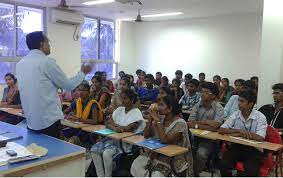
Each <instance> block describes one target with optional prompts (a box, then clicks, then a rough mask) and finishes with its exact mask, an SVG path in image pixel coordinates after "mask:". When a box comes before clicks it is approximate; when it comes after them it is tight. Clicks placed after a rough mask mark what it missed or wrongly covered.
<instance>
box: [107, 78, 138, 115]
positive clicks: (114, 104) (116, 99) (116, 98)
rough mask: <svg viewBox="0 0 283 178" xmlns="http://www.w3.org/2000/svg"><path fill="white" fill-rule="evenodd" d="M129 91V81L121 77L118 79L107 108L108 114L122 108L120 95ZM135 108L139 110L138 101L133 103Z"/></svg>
mask: <svg viewBox="0 0 283 178" xmlns="http://www.w3.org/2000/svg"><path fill="white" fill-rule="evenodd" d="M128 89H131V88H130V80H129V78H127V77H125V76H124V77H122V78H121V79H120V83H119V87H118V88H117V90H116V91H115V93H114V95H113V96H112V100H111V104H110V106H109V107H108V108H107V112H108V113H113V111H115V110H116V109H117V108H118V107H120V106H123V104H122V99H121V93H122V92H123V91H125V90H128ZM135 107H136V108H140V101H139V100H138V101H137V102H136V103H135Z"/></svg>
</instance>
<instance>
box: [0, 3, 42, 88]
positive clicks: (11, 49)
mask: <svg viewBox="0 0 283 178" xmlns="http://www.w3.org/2000/svg"><path fill="white" fill-rule="evenodd" d="M43 17H44V10H43V9H41V8H32V7H26V6H15V5H12V4H6V3H0V34H1V35H0V84H3V83H4V75H5V74H6V73H7V72H11V73H15V66H16V63H17V61H18V60H19V59H20V57H22V56H25V55H26V54H27V53H28V48H27V45H26V39H25V36H26V35H27V34H28V33H30V32H33V31H43V30H44V26H43Z"/></svg>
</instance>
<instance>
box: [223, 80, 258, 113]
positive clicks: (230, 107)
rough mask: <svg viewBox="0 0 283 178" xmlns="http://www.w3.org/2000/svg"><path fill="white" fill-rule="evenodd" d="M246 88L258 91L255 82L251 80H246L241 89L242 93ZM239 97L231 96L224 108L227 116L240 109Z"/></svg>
mask: <svg viewBox="0 0 283 178" xmlns="http://www.w3.org/2000/svg"><path fill="white" fill-rule="evenodd" d="M245 90H253V91H254V92H256V90H255V84H254V83H253V82H252V81H250V80H247V81H245V83H244V84H243V86H242V87H241V89H240V93H241V92H243V91H245ZM238 99H239V95H233V96H231V98H230V99H229V101H228V103H227V104H226V105H225V108H224V116H225V118H227V117H229V116H231V115H232V114H234V113H235V112H237V111H239V107H238ZM255 108H256V106H255Z"/></svg>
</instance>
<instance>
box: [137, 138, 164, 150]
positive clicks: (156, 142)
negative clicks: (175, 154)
mask: <svg viewBox="0 0 283 178" xmlns="http://www.w3.org/2000/svg"><path fill="white" fill-rule="evenodd" d="M138 145H139V146H142V147H146V148H148V149H150V150H156V149H159V148H162V147H165V146H168V145H167V144H163V143H161V142H160V139H154V138H149V139H146V140H144V141H141V142H139V143H138Z"/></svg>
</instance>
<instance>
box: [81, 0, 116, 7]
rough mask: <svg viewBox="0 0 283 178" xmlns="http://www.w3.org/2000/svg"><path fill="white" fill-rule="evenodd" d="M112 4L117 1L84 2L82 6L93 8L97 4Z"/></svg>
mask: <svg viewBox="0 0 283 178" xmlns="http://www.w3.org/2000/svg"><path fill="white" fill-rule="evenodd" d="M112 2H115V0H96V1H88V2H84V3H82V4H84V5H87V6H91V5H96V4H106V3H112Z"/></svg>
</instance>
